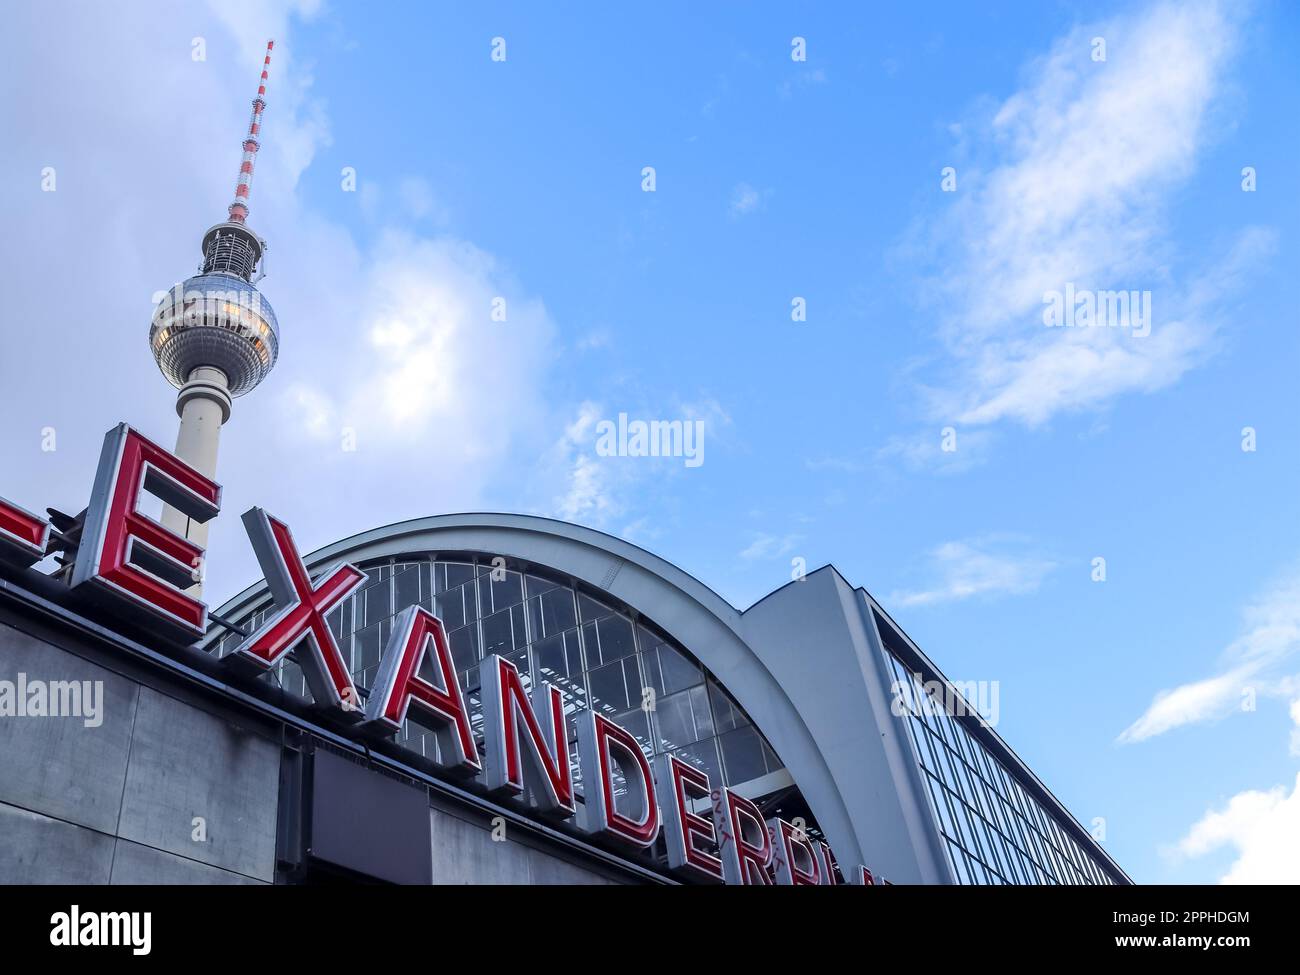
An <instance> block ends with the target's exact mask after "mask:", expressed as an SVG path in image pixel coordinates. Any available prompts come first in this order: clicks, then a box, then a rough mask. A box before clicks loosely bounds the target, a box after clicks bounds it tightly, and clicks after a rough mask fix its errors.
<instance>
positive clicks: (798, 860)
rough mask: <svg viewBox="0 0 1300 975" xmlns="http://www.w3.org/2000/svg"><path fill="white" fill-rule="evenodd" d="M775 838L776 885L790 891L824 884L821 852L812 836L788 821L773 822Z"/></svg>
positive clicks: (771, 827) (773, 860)
mask: <svg viewBox="0 0 1300 975" xmlns="http://www.w3.org/2000/svg"><path fill="white" fill-rule="evenodd" d="M767 826H768V832H769V834H770V835H771V837H772V845H773V853H772V866H773V868H774V872H775V873H776V882H777V883H778V884H781V885H783V886H789V887H815V886H817V885H818V884H820V883H821V882H822V872H821V864H820V863H819V862H818V859H817V849H816V847H814V846H813V843H812V840H810V839H809V838H808V834H807V833H805V832H804V831H803V830H802V829H800V828H799V827H797V826H795V825H794V824H793V823H787V822H786V821H785V820H784V819H776V818H773V819H769V820H768V821H767Z"/></svg>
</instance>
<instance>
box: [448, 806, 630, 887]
mask: <svg viewBox="0 0 1300 975" xmlns="http://www.w3.org/2000/svg"><path fill="white" fill-rule="evenodd" d="M429 813H430V824H429V825H430V829H431V830H432V837H433V882H434V883H435V884H539V885H548V884H567V885H578V884H582V885H590V884H610V883H617V881H614V880H610V879H607V878H606V877H604V876H602V875H601V874H599V873H597V872H595V871H593V870H589V869H587V868H585V867H582V866H580V865H578V864H575V863H572V862H569V861H567V860H565V859H563V858H561V857H558V856H555V855H553V854H551V853H548V852H546V851H544V850H540V849H537V848H535V847H533V846H531V845H530V844H529V843H528V842H526V841H525V840H524V839H523V838H522V837H516V836H512V835H511V831H510V829H509V828H508V827H507V828H506V829H505V830H504V833H503V834H500V835H502V837H503V838H502V839H500V840H494V839H493V838H492V825H491V822H490V820H489V819H488V817H486V816H479V815H474V814H468V815H465V816H462V815H457V814H454V813H450V812H444V811H442V810H439V809H431V810H430V811H429Z"/></svg>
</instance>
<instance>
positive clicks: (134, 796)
mask: <svg viewBox="0 0 1300 975" xmlns="http://www.w3.org/2000/svg"><path fill="white" fill-rule="evenodd" d="M19 673H25V674H26V675H27V678H28V680H29V681H31V680H41V681H56V680H78V681H86V680H89V681H102V682H103V688H104V694H103V707H102V716H103V723H102V724H101V725H100V726H98V727H87V726H86V724H85V722H84V721H83V719H82V718H79V717H20V716H10V717H0V883H88V884H93V883H99V884H103V883H269V882H271V881H272V880H273V878H274V871H275V827H276V813H277V806H278V788H279V754H280V749H279V746H278V744H277V743H275V742H273V741H271V740H269V739H267V738H265V737H262V736H261V735H259V734H255V733H253V732H250V731H249V730H247V729H245V728H241V727H240V726H238V725H237V724H235V723H232V722H230V721H227V720H225V719H223V718H220V717H217V716H215V715H213V714H211V713H209V712H207V711H205V710H202V709H200V708H198V707H195V706H193V705H190V704H187V703H184V702H182V701H179V700H176V699H175V698H173V697H170V696H168V695H166V694H163V693H161V692H159V691H157V690H155V689H153V688H150V687H144V686H141V685H140V684H139V683H137V682H135V681H133V680H130V679H128V678H126V677H123V676H121V675H120V674H115V673H113V672H111V671H108V670H106V669H104V668H103V667H99V666H97V665H95V664H93V663H91V662H89V661H87V660H84V659H82V658H81V657H79V656H77V655H75V654H73V653H71V652H69V651H67V650H64V649H62V648H60V647H57V646H54V645H52V644H49V643H46V642H43V641H40V640H37V639H34V638H33V637H31V636H28V635H27V634H25V633H22V632H20V631H18V630H15V629H13V628H12V627H9V626H5V625H0V680H7V681H14V682H17V680H18V675H19ZM196 818H201V819H202V820H203V827H204V830H205V833H206V837H205V838H204V839H202V840H196V839H195V838H194V832H195V829H196V826H195V820H196Z"/></svg>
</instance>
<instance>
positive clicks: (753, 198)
mask: <svg viewBox="0 0 1300 975" xmlns="http://www.w3.org/2000/svg"><path fill="white" fill-rule="evenodd" d="M771 195H772V191H771V190H757V189H755V188H754V187H752V186H750V185H749V184H748V183H737V184H736V187H735V189H733V190H732V191H731V204H730V206H729V207H728V209H729V210H730V212H731V215H732V216H733V217H743V216H746V215H748V214H750V213H754V212H755V211H757V210H761V209H762V208H763V207H764V206H765V205H766V203H767V199H768V197H770V196H771Z"/></svg>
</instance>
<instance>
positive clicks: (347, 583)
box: [222, 508, 367, 717]
mask: <svg viewBox="0 0 1300 975" xmlns="http://www.w3.org/2000/svg"><path fill="white" fill-rule="evenodd" d="M244 528H245V529H246V530H247V531H248V538H249V541H251V542H252V543H253V551H254V552H255V553H256V554H257V561H258V562H259V563H261V566H262V572H263V573H264V574H265V575H266V585H267V588H269V589H270V590H271V598H272V599H273V600H274V601H275V607H276V610H277V612H276V614H275V615H274V616H272V617H270V618H268V619H267V621H266V622H265V623H264V624H263V625H262V628H261V629H260V630H258V631H257V632H256V633H254V634H253V635H252V636H250V637H249V638H248V639H247V640H245V641H244V642H243V643H241V644H240V645H239V646H238V647H236V648H234V649H233V650H230V651H227V652H225V653H223V654H222V656H223V658H224V657H227V656H234V657H236V658H238V659H239V660H242V661H246V662H248V663H251V664H253V665H254V666H255V667H257V668H258V669H259V670H269V669H270V668H272V667H274V666H275V665H276V664H277V663H279V662H280V660H282V659H283V658H284V656H285V654H287V653H288V652H289V651H290V650H294V649H295V648H303V649H299V650H298V655H297V659H298V666H299V667H301V668H302V671H303V673H304V674H305V675H306V677H307V686H308V687H310V688H311V693H312V697H313V698H315V701H316V703H317V704H318V705H321V706H324V707H336V708H342V709H343V710H344V711H356V710H357V708H358V704H359V702H358V701H357V692H356V688H355V686H353V683H352V675H351V674H350V673H349V672H348V665H347V662H346V661H345V660H344V659H343V655H342V654H341V653H340V652H339V645H338V643H337V642H336V641H335V639H334V634H333V633H331V632H330V628H329V626H328V625H327V624H326V623H325V614H326V613H328V612H329V611H330V610H331V609H333V608H334V607H335V606H337V605H338V604H339V603H340V602H342V601H343V600H344V599H346V598H347V597H348V596H349V595H350V594H351V593H353V592H355V591H356V589H357V588H358V587H359V586H360V585H361V584H362V583H363V582H365V581H366V578H367V577H366V574H365V573H364V572H362V571H361V570H360V569H358V568H357V567H356V566H355V565H351V564H350V563H344V564H343V565H336V566H332V567H331V568H330V569H328V570H327V571H326V572H324V573H322V574H321V577H320V581H319V582H318V583H317V584H316V585H315V586H314V587H313V586H312V583H311V577H310V576H309V575H308V574H307V566H306V565H304V564H303V561H302V556H300V555H299V554H298V546H297V545H295V544H294V540H293V535H292V533H291V532H290V531H289V527H288V526H287V525H286V524H285V523H284V522H282V521H280V520H279V519H277V518H273V517H272V516H271V515H269V514H267V513H266V512H265V511H264V510H262V509H261V508H251V509H250V510H248V511H247V512H245V513H244ZM304 649H305V652H304ZM358 717H360V715H359V714H358Z"/></svg>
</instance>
